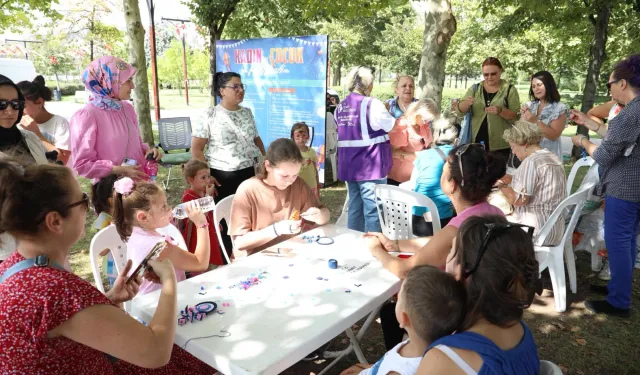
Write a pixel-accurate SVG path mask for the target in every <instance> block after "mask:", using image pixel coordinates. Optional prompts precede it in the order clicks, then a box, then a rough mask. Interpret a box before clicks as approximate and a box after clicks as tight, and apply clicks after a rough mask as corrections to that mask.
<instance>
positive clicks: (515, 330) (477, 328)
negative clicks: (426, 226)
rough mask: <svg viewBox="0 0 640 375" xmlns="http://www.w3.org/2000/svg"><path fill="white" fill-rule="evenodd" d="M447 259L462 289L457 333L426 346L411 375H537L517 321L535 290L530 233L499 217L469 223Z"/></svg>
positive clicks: (529, 340)
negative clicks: (462, 312)
mask: <svg viewBox="0 0 640 375" xmlns="http://www.w3.org/2000/svg"><path fill="white" fill-rule="evenodd" d="M450 259H451V262H450V263H451V264H454V265H455V266H453V267H451V270H449V272H451V273H453V274H454V275H455V276H456V277H457V278H458V279H459V280H461V281H462V282H464V283H465V285H466V286H467V314H466V317H465V320H464V323H463V326H462V327H461V329H460V330H458V332H457V333H455V334H453V335H449V336H445V337H442V338H440V339H438V340H436V341H435V342H433V343H431V345H430V346H429V348H428V349H427V352H426V355H425V356H424V358H423V359H422V362H421V363H420V367H418V370H417V371H416V374H417V375H428V374H468V375H471V374H480V375H490V374H491V375H493V374H495V375H498V374H500V375H503V374H504V375H537V374H538V373H539V372H540V358H539V357H538V349H537V347H536V344H535V341H534V339H533V335H532V334H531V331H530V330H529V328H527V325H526V324H525V323H524V322H523V321H522V315H523V311H524V309H526V308H528V307H529V306H531V303H532V302H533V296H534V294H535V293H536V292H537V291H540V285H539V276H538V262H537V261H536V256H535V252H534V249H533V242H532V240H531V237H530V234H528V233H527V232H525V231H523V230H522V228H520V227H519V226H518V225H516V224H510V223H509V222H507V220H505V219H504V217H500V216H482V217H473V218H469V219H468V220H467V221H466V222H465V223H464V224H463V225H462V226H461V227H460V231H459V232H458V235H457V237H456V241H455V246H454V248H453V249H452V251H451V256H450Z"/></svg>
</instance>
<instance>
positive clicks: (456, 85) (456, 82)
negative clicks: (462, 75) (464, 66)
mask: <svg viewBox="0 0 640 375" xmlns="http://www.w3.org/2000/svg"><path fill="white" fill-rule="evenodd" d="M455 77H456V81H455V83H454V84H453V88H454V89H457V88H458V75H457V74H456V75H455Z"/></svg>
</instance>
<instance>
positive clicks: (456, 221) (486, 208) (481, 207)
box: [447, 201, 504, 228]
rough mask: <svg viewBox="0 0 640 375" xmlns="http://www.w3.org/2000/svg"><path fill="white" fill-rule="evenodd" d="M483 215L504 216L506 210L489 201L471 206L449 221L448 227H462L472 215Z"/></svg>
mask: <svg viewBox="0 0 640 375" xmlns="http://www.w3.org/2000/svg"><path fill="white" fill-rule="evenodd" d="M482 215H500V216H504V212H502V210H501V209H499V208H498V207H496V206H493V205H491V204H489V203H488V202H487V201H484V202H481V203H478V204H476V205H474V206H471V207H469V208H467V209H465V210H464V211H462V212H460V213H458V215H457V216H456V217H454V218H453V219H451V221H449V224H447V226H448V227H456V228H460V226H461V225H462V224H463V223H464V222H465V220H467V219H468V218H469V217H471V216H482Z"/></svg>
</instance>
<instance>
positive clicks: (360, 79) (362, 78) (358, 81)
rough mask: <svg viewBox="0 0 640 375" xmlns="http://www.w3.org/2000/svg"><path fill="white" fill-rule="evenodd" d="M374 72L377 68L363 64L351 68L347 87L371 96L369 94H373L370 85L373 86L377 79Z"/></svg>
mask: <svg viewBox="0 0 640 375" xmlns="http://www.w3.org/2000/svg"><path fill="white" fill-rule="evenodd" d="M374 72H375V69H373V68H370V67H368V66H363V65H360V66H356V67H355V68H353V69H351V71H350V72H349V75H348V76H347V82H348V86H347V88H348V89H349V91H351V92H353V91H357V92H359V93H361V94H363V95H365V96H369V94H371V92H370V91H369V87H371V85H372V84H373V80H374V79H375V77H374V76H373V74H374Z"/></svg>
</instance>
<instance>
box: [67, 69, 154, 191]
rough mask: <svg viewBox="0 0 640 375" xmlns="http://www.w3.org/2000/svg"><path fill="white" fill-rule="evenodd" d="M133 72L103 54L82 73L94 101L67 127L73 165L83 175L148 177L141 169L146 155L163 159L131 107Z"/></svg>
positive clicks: (90, 100) (95, 176) (96, 178)
mask: <svg viewBox="0 0 640 375" xmlns="http://www.w3.org/2000/svg"><path fill="white" fill-rule="evenodd" d="M135 72H136V68H134V67H133V66H131V65H130V64H128V63H126V62H124V61H122V60H121V59H119V58H117V57H113V56H104V57H101V58H99V59H98V60H95V61H93V62H91V63H90V64H89V66H88V67H87V69H86V70H85V71H84V73H82V82H83V83H84V85H85V87H86V88H87V90H89V91H90V92H91V97H90V98H89V103H87V105H85V106H84V108H82V109H81V110H79V111H77V112H76V113H75V114H74V115H73V117H72V118H71V122H70V125H69V129H70V133H71V154H72V157H73V164H72V166H73V169H74V170H75V171H77V172H78V174H79V175H81V176H84V177H87V178H91V179H93V180H94V181H98V180H100V179H101V178H102V177H105V176H107V175H109V174H112V173H114V174H118V175H125V176H129V177H132V178H146V175H145V174H144V172H142V170H141V166H142V164H143V162H144V159H145V157H146V155H148V154H151V153H153V156H154V158H155V159H156V160H159V159H160V158H161V157H162V153H161V152H160V150H158V149H156V148H149V146H148V145H147V144H146V143H143V142H142V138H141V137H140V128H139V127H138V118H137V116H136V112H135V110H134V109H133V106H132V105H131V104H129V103H128V100H129V99H130V98H131V90H133V88H134V85H133V75H134V74H135Z"/></svg>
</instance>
